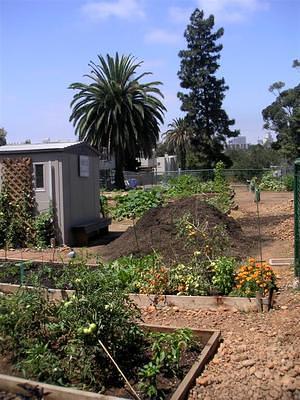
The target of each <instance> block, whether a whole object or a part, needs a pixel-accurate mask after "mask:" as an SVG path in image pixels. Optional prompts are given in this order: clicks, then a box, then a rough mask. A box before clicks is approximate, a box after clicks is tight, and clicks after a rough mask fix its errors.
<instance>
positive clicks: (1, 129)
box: [0, 128, 7, 146]
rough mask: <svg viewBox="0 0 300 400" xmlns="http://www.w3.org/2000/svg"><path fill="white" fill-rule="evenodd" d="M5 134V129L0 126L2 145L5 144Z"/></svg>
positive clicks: (0, 143)
mask: <svg viewBox="0 0 300 400" xmlns="http://www.w3.org/2000/svg"><path fill="white" fill-rule="evenodd" d="M6 135H7V132H6V130H5V129H4V128H0V146H4V145H5V144H6Z"/></svg>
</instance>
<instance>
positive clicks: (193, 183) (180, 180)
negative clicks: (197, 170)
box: [165, 175, 214, 198]
mask: <svg viewBox="0 0 300 400" xmlns="http://www.w3.org/2000/svg"><path fill="white" fill-rule="evenodd" d="M213 191H214V188H213V182H212V181H207V182H202V181H201V180H200V179H199V178H197V177H195V176H193V175H180V176H177V177H174V178H170V179H169V180H168V187H167V191H166V193H165V196H166V197H167V198H172V197H176V198H180V197H187V196H192V195H194V194H199V193H209V192H213Z"/></svg>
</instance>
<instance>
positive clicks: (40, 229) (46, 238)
mask: <svg viewBox="0 0 300 400" xmlns="http://www.w3.org/2000/svg"><path fill="white" fill-rule="evenodd" d="M34 230H35V245H36V246H37V247H39V248H45V247H47V246H49V245H50V239H51V238H53V237H54V236H55V234H54V218H53V212H52V210H49V211H46V212H41V213H40V214H38V215H37V216H36V217H35V219H34Z"/></svg>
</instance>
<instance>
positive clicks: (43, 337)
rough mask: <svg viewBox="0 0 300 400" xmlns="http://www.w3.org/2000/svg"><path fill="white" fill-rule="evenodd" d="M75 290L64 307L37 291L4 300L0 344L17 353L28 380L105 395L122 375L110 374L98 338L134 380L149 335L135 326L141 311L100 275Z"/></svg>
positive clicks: (0, 304) (86, 278)
mask: <svg viewBox="0 0 300 400" xmlns="http://www.w3.org/2000/svg"><path fill="white" fill-rule="evenodd" d="M75 291H76V292H75V294H74V295H73V296H72V297H71V298H69V299H66V300H65V301H62V302H60V303H57V302H49V301H48V300H47V299H45V298H44V295H45V293H44V291H41V290H38V289H37V290H31V291H23V290H22V291H21V290H20V291H18V292H17V293H15V294H12V295H11V296H1V298H0V319H1V321H0V322H1V323H0V336H1V337H2V340H1V342H0V345H1V346H2V351H7V350H10V351H11V352H13V355H14V359H15V360H16V363H17V366H18V367H19V368H20V369H21V370H22V371H23V373H24V374H25V376H26V377H32V378H42V379H43V380H46V381H47V382H51V383H60V384H61V383H64V384H66V385H70V384H73V383H74V382H76V383H77V384H78V385H79V386H81V387H84V386H87V387H90V388H91V389H94V390H101V389H102V388H103V386H105V385H106V384H107V382H109V381H111V379H114V380H115V381H116V382H118V379H119V376H118V374H117V372H116V371H115V370H114V369H112V368H109V370H107V368H108V360H107V357H106V355H105V354H104V353H103V350H102V348H101V347H100V345H99V342H98V339H101V341H103V342H104V344H105V345H106V347H107V348H108V349H109V351H110V352H111V354H112V355H113V357H114V358H115V359H116V361H117V362H118V363H119V365H120V366H121V367H122V369H123V370H124V371H125V372H126V374H128V376H129V377H130V376H132V370H133V369H134V366H135V363H136V362H137V360H138V359H139V358H140V357H142V355H141V349H143V346H144V333H143V332H142V331H141V329H140V328H139V327H138V326H137V325H136V321H138V319H139V311H138V309H137V308H136V307H135V306H134V305H133V304H132V303H131V302H130V301H129V299H128V297H127V295H125V294H124V293H123V291H121V290H120V289H119V288H117V287H116V285H115V282H114V281H113V279H112V277H111V276H109V275H108V274H106V275H105V274H103V273H102V272H101V271H99V270H94V271H90V273H89V274H86V275H85V276H83V277H82V279H81V280H78V281H77V282H76V287H75Z"/></svg>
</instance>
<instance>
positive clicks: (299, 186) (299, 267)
mask: <svg viewBox="0 0 300 400" xmlns="http://www.w3.org/2000/svg"><path fill="white" fill-rule="evenodd" d="M294 180H295V182H294V229H295V236H294V248H295V260H294V268H295V276H296V277H300V243H299V239H300V232H299V230H300V226H299V222H300V221H299V213H300V193H299V190H300V182H299V180H300V159H297V160H296V161H295V171H294Z"/></svg>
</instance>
